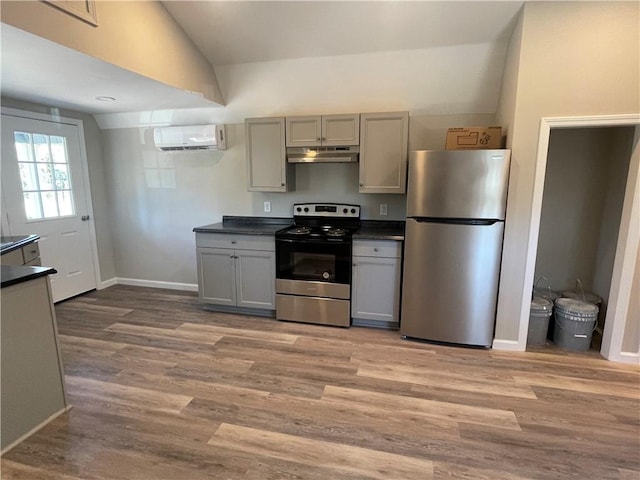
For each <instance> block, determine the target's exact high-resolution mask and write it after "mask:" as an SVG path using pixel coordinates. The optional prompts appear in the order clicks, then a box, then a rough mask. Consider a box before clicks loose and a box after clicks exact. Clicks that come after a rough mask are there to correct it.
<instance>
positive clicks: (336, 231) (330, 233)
mask: <svg viewBox="0 0 640 480" xmlns="http://www.w3.org/2000/svg"><path fill="white" fill-rule="evenodd" d="M346 234H347V229H346V228H330V229H329V230H327V237H343V236H345V235H346Z"/></svg>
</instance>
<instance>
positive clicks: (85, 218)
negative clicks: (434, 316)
mask: <svg viewBox="0 0 640 480" xmlns="http://www.w3.org/2000/svg"><path fill="white" fill-rule="evenodd" d="M80 220H82V221H83V222H86V221H87V220H89V215H82V216H81V217H80Z"/></svg>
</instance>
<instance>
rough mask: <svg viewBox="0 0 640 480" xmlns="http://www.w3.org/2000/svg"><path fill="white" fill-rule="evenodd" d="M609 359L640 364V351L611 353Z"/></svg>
mask: <svg viewBox="0 0 640 480" xmlns="http://www.w3.org/2000/svg"><path fill="white" fill-rule="evenodd" d="M607 360H610V361H612V362H620V363H629V364H631V365H640V353H635V352H620V354H619V355H611V356H609V357H607Z"/></svg>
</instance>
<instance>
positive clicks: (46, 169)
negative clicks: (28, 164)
mask: <svg viewBox="0 0 640 480" xmlns="http://www.w3.org/2000/svg"><path fill="white" fill-rule="evenodd" d="M38 181H39V182H40V188H39V190H53V166H52V165H51V164H50V163H41V164H39V165H38Z"/></svg>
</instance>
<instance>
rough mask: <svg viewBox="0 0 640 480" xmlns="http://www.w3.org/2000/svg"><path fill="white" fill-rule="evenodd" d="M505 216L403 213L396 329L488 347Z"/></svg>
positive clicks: (436, 338) (425, 336) (426, 337)
mask: <svg viewBox="0 0 640 480" xmlns="http://www.w3.org/2000/svg"><path fill="white" fill-rule="evenodd" d="M503 230H504V223H503V222H495V223H493V224H491V225H482V226H481V225H466V224H464V225H462V224H447V223H433V222H432V223H429V222H419V221H417V220H415V219H407V225H406V234H405V257H404V259H405V260H404V275H403V284H402V288H403V292H402V316H401V320H400V333H401V334H402V335H403V336H406V337H412V338H418V339H424V340H432V341H438V342H448V343H459V344H465V345H476V346H484V347H488V346H490V345H491V343H492V340H493V330H494V323H495V314H496V303H497V298H498V280H499V276H500V260H501V254H502V235H503Z"/></svg>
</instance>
